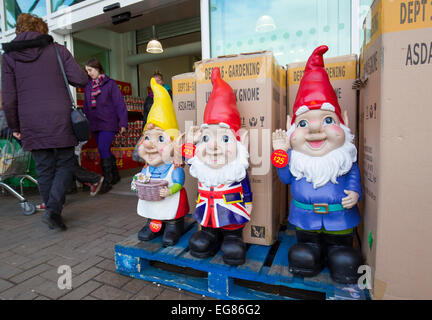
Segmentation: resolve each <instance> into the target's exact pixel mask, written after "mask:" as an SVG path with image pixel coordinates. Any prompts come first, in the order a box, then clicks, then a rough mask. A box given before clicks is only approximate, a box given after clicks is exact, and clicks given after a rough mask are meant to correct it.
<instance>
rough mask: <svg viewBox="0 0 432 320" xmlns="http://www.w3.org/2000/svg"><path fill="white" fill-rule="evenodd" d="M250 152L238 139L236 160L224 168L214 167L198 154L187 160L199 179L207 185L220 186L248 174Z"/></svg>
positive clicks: (190, 171)
mask: <svg viewBox="0 0 432 320" xmlns="http://www.w3.org/2000/svg"><path fill="white" fill-rule="evenodd" d="M248 158H249V153H248V151H247V149H246V148H245V147H244V146H243V145H242V144H241V143H240V142H239V141H237V157H236V159H235V160H234V161H232V162H230V163H228V164H226V165H225V166H223V167H222V168H218V169H215V168H212V167H209V166H208V165H207V164H206V163H204V162H203V161H202V160H201V159H199V158H198V157H197V156H195V157H193V158H191V159H189V160H188V161H187V162H188V163H189V164H190V165H191V166H190V168H189V173H190V174H191V176H192V177H195V178H197V179H198V181H199V182H201V183H202V184H203V185H205V186H206V187H210V186H218V185H220V184H231V183H233V182H235V181H241V180H243V179H244V177H245V176H246V169H247V168H248V167H249V162H248Z"/></svg>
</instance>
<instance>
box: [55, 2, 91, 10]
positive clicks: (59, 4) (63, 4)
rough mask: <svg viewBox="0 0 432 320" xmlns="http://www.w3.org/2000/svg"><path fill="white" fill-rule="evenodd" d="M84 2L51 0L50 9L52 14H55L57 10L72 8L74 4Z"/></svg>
mask: <svg viewBox="0 0 432 320" xmlns="http://www.w3.org/2000/svg"><path fill="white" fill-rule="evenodd" d="M83 1H85V0H51V8H52V12H56V11H57V10H60V9H63V8H66V7H70V6H73V5H74V4H77V3H80V2H83Z"/></svg>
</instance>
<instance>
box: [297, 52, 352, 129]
mask: <svg viewBox="0 0 432 320" xmlns="http://www.w3.org/2000/svg"><path fill="white" fill-rule="evenodd" d="M327 50H328V47H327V46H319V47H318V48H316V49H315V50H314V52H313V53H312V55H311V56H310V57H309V59H308V61H307V63H306V67H305V70H304V74H303V78H302V79H301V81H300V86H299V89H298V92H297V97H296V99H295V101H294V106H293V117H292V121H291V124H293V123H294V121H295V119H296V116H298V115H300V114H302V113H304V112H306V111H309V110H316V109H320V110H328V111H333V112H335V113H336V114H337V116H338V117H339V120H340V122H341V123H342V124H344V121H343V119H342V111H341V108H340V106H339V103H338V100H337V97H336V93H335V91H334V89H333V87H332V85H331V84H330V80H329V77H328V75H327V72H326V70H325V68H324V59H323V54H324V53H326V52H327Z"/></svg>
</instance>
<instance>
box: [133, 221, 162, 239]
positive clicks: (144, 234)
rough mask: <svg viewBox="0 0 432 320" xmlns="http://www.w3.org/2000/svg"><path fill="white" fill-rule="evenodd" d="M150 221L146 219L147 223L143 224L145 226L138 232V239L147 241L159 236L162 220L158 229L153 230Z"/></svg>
mask: <svg viewBox="0 0 432 320" xmlns="http://www.w3.org/2000/svg"><path fill="white" fill-rule="evenodd" d="M151 222H152V219H147V223H146V224H145V226H144V227H143V228H142V229H141V230H140V231H139V232H138V240H141V241H149V240H152V239H154V238H156V237H158V236H160V235H161V234H162V233H163V231H164V226H165V223H163V222H162V226H161V228H160V230H159V231H156V232H155V231H154V230H152V229H151V228H150V223H151Z"/></svg>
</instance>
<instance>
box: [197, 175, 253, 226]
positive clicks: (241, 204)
mask: <svg viewBox="0 0 432 320" xmlns="http://www.w3.org/2000/svg"><path fill="white" fill-rule="evenodd" d="M249 202H252V193H251V192H250V185H249V178H248V176H247V175H246V177H245V178H244V179H243V180H242V181H241V182H234V183H232V184H230V185H223V184H222V185H219V186H211V187H206V186H204V185H202V184H201V183H199V184H198V199H197V205H196V209H195V212H194V214H193V216H194V218H195V220H196V221H197V222H198V223H200V224H201V225H202V226H204V227H212V228H221V227H224V226H228V225H241V224H244V223H246V222H248V221H249V220H250V213H249V212H248V211H247V210H246V203H249Z"/></svg>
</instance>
